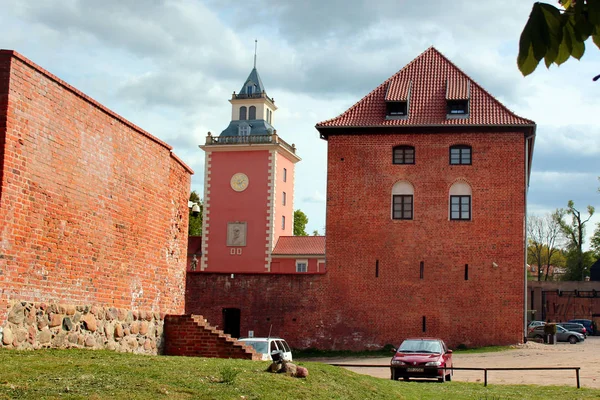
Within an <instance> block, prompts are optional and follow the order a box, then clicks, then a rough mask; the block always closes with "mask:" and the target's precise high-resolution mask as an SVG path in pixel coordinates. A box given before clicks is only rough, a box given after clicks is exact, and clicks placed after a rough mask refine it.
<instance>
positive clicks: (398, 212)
mask: <svg viewBox="0 0 600 400" xmlns="http://www.w3.org/2000/svg"><path fill="white" fill-rule="evenodd" d="M393 198H394V200H393V201H394V208H393V210H392V214H393V218H394V219H413V196H412V194H395V195H393Z"/></svg>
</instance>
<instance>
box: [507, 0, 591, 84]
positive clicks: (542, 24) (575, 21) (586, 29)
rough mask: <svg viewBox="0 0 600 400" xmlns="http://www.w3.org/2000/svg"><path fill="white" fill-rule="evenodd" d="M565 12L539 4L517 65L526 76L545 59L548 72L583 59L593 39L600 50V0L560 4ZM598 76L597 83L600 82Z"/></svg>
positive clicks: (522, 41) (524, 35)
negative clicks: (586, 48)
mask: <svg viewBox="0 0 600 400" xmlns="http://www.w3.org/2000/svg"><path fill="white" fill-rule="evenodd" d="M558 3H559V4H560V6H561V8H557V7H555V6H553V5H551V4H547V3H540V2H536V3H535V4H534V5H533V8H532V9H531V13H530V14H529V19H528V20H527V23H526V24H525V27H524V28H523V32H522V33H521V38H520V40H519V55H518V56H517V65H518V67H519V70H520V71H521V73H522V74H523V75H524V76H527V75H529V74H531V73H532V72H533V71H535V69H536V68H537V66H538V64H539V63H540V61H541V60H542V59H543V60H544V63H545V64H546V68H550V65H552V64H556V65H561V64H562V63H564V62H565V61H567V60H568V59H569V58H570V57H574V58H576V59H578V60H579V59H581V57H582V56H583V54H584V53H585V42H586V40H588V39H589V38H590V37H591V38H592V41H593V43H594V44H595V45H596V46H597V47H598V48H600V0H559V2H558ZM599 77H600V75H599V76H596V77H595V78H594V80H597V79H598V78H599Z"/></svg>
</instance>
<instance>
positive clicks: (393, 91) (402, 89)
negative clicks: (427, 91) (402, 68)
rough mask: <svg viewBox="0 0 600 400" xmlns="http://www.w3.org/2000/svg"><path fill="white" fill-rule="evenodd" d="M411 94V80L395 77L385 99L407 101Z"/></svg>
mask: <svg viewBox="0 0 600 400" xmlns="http://www.w3.org/2000/svg"><path fill="white" fill-rule="evenodd" d="M409 95H410V81H403V80H401V79H394V80H392V81H390V83H389V85H388V88H387V92H386V94H385V101H407V100H408V96H409Z"/></svg>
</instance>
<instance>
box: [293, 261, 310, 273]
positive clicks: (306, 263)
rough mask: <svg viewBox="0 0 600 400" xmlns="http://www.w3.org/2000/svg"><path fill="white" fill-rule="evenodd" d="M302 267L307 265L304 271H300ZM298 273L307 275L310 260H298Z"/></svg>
mask: <svg viewBox="0 0 600 400" xmlns="http://www.w3.org/2000/svg"><path fill="white" fill-rule="evenodd" d="M301 265H305V269H304V271H300V266H301ZM296 272H299V273H306V272H308V259H299V260H296Z"/></svg>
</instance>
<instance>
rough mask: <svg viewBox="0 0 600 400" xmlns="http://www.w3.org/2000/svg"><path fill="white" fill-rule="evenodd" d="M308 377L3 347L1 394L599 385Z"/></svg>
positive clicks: (380, 395)
mask: <svg viewBox="0 0 600 400" xmlns="http://www.w3.org/2000/svg"><path fill="white" fill-rule="evenodd" d="M298 364H299V365H302V366H305V367H306V368H308V370H309V376H308V378H306V379H298V378H291V377H288V376H285V375H283V374H271V373H268V372H265V370H266V368H267V366H268V363H266V362H257V361H245V360H223V359H213V358H193V357H189V358H188V357H166V356H141V355H132V354H122V353H113V352H108V351H89V350H88V351H86V350H40V351H14V350H0V399H20V398H22V399H115V398H116V399H127V400H129V399H145V400H149V399H155V398H165V399H238V400H241V399H277V400H282V399H486V400H487V399H489V400H492V399H549V398H556V399H558V398H560V399H590V398H600V390H591V389H579V390H578V389H576V388H574V387H558V386H555V387H544V386H507V385H491V386H488V387H487V388H486V387H484V386H483V384H477V383H459V382H447V383H443V384H440V383H437V382H412V381H411V382H400V381H398V382H392V381H391V380H388V379H378V378H373V377H369V376H365V375H359V374H355V373H353V372H350V371H347V370H345V369H343V368H337V367H332V366H329V365H325V364H320V363H314V362H302V361H301V360H300V361H298Z"/></svg>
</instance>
